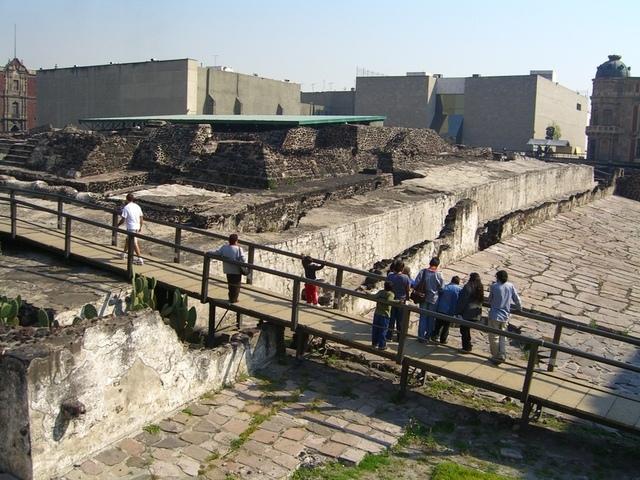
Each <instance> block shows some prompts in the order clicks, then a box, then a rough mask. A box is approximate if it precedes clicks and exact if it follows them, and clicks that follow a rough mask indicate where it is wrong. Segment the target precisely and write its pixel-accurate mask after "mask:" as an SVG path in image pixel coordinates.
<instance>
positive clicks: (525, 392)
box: [521, 343, 538, 403]
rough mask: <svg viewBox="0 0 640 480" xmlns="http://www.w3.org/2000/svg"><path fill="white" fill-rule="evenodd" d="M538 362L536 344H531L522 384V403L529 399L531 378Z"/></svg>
mask: <svg viewBox="0 0 640 480" xmlns="http://www.w3.org/2000/svg"><path fill="white" fill-rule="evenodd" d="M537 364H538V344H537V343H533V344H531V350H529V361H528V362H527V372H526V373H525V376H524V383H523V384H522V398H521V400H522V403H527V401H528V400H529V390H530V389H531V380H532V379H533V370H534V369H535V368H536V365H537Z"/></svg>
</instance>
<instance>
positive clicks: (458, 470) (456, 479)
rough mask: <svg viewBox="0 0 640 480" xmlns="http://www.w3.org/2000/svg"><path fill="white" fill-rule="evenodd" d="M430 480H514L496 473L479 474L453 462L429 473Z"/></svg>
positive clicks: (439, 465) (479, 472)
mask: <svg viewBox="0 0 640 480" xmlns="http://www.w3.org/2000/svg"><path fill="white" fill-rule="evenodd" d="M431 480H515V479H514V478H513V477H505V476H503V475H498V474H496V473H487V472H481V471H480V470H474V469H472V468H468V467H463V466H462V465H458V464H457V463H453V462H443V463H440V464H438V465H436V467H435V468H434V469H433V472H431Z"/></svg>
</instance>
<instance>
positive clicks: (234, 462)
mask: <svg viewBox="0 0 640 480" xmlns="http://www.w3.org/2000/svg"><path fill="white" fill-rule="evenodd" d="M268 372H269V375H270V377H269V378H267V377H262V378H249V379H244V380H242V381H240V382H238V383H237V384H236V385H234V386H233V387H232V388H228V389H225V390H222V391H220V392H217V393H215V392H212V393H211V394H209V395H205V396H203V397H202V398H200V399H198V400H196V401H194V402H192V403H191V404H190V405H188V406H187V407H185V408H184V409H182V410H181V411H177V412H175V413H174V414H173V415H172V416H170V417H169V418H166V419H164V420H162V421H160V422H158V424H157V425H155V424H154V425H148V426H147V427H145V431H143V432H141V433H140V434H138V435H134V436H132V437H130V438H126V439H124V440H122V441H120V442H119V443H117V444H116V445H113V446H111V447H109V448H107V449H105V450H103V451H102V452H100V453H99V454H97V455H95V456H94V457H93V458H91V459H89V460H87V461H85V462H84V463H82V464H81V465H78V466H76V467H75V468H74V469H73V470H71V471H70V472H68V473H67V474H65V475H64V476H63V477H62V479H61V480H77V479H112V478H127V479H146V478H163V479H165V478H169V479H170V478H202V479H230V478H242V479H278V478H287V477H288V476H289V475H290V474H291V473H292V472H293V471H295V470H296V469H297V468H298V467H299V466H300V465H308V466H311V465H316V464H319V463H322V462H324V461H327V460H340V461H342V462H344V463H347V464H353V463H357V462H359V461H360V460H361V459H362V458H363V457H364V456H365V455H366V454H367V453H378V452H381V451H383V450H384V449H386V448H388V447H390V446H392V445H393V444H394V443H396V441H397V439H398V438H399V437H400V436H401V435H402V429H403V426H404V425H405V424H406V422H408V421H409V419H410V418H411V417H415V418H421V419H423V420H424V419H426V418H428V417H429V412H428V411H427V410H426V409H425V408H424V407H421V406H420V405H419V404H417V403H416V404H415V405H414V406H411V407H410V406H407V405H403V407H402V408H394V407H396V405H395V404H394V403H390V399H391V398H392V394H393V393H394V392H395V387H392V386H391V384H390V383H389V382H385V381H380V380H379V379H375V378H371V377H368V376H365V375H359V374H354V373H350V372H344V371H339V370H334V369H331V368H328V367H325V366H323V365H321V364H318V363H315V362H304V363H303V365H302V366H289V367H288V366H281V365H271V366H269V367H268ZM123 421H126V419H123Z"/></svg>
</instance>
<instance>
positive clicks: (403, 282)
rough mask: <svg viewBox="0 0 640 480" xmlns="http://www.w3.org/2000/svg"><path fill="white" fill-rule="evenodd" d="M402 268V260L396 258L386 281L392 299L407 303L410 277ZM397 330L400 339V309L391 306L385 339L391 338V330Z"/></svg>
mask: <svg viewBox="0 0 640 480" xmlns="http://www.w3.org/2000/svg"><path fill="white" fill-rule="evenodd" d="M403 270H404V262H402V261H400V260H398V261H395V262H393V263H392V264H391V271H390V272H389V275H387V281H389V282H391V286H392V288H393V294H394V300H397V301H398V302H400V303H407V298H409V292H410V291H411V279H410V278H409V276H408V275H405V274H404V273H402V271H403ZM394 331H395V332H397V339H398V341H400V332H401V331H402V309H401V308H400V307H392V308H391V320H390V321H389V330H387V340H391V339H392V338H393V332H394Z"/></svg>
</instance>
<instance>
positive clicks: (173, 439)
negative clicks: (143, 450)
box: [153, 435, 187, 450]
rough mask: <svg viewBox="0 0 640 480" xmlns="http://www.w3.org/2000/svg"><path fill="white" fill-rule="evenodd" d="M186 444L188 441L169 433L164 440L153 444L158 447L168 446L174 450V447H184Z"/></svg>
mask: <svg viewBox="0 0 640 480" xmlns="http://www.w3.org/2000/svg"><path fill="white" fill-rule="evenodd" d="M186 445H187V442H185V441H184V440H180V439H179V438H178V437H177V436H175V435H169V436H167V437H165V438H163V439H162V440H160V441H159V442H158V443H156V444H154V445H153V446H154V447H156V448H166V449H168V450H172V449H176V448H181V447H184V446H186Z"/></svg>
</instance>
